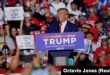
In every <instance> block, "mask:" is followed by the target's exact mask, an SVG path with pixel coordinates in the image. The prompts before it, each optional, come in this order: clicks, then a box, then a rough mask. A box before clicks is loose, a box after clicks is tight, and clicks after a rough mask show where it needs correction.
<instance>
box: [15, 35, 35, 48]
mask: <svg viewBox="0 0 110 75" xmlns="http://www.w3.org/2000/svg"><path fill="white" fill-rule="evenodd" d="M16 42H17V46H18V48H19V49H35V44H34V37H33V35H20V36H16Z"/></svg>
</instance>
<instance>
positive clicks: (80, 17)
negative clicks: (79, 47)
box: [0, 0, 110, 75]
mask: <svg viewBox="0 0 110 75" xmlns="http://www.w3.org/2000/svg"><path fill="white" fill-rule="evenodd" d="M5 7H23V9H24V20H19V21H6V20H5V13H4V8H5ZM63 21H68V22H65V23H68V27H66V29H64V28H65V26H64V27H61V28H62V29H59V28H58V26H59V24H60V23H63ZM65 23H63V24H65ZM78 31H82V32H84V38H85V39H87V40H89V42H90V50H89V53H88V54H85V53H81V52H79V53H77V55H76V56H75V58H74V62H75V63H74V65H73V66H77V67H84V66H104V67H106V66H110V0H0V67H1V68H4V67H6V68H7V74H9V73H11V71H13V70H14V69H16V68H17V67H22V68H23V71H22V74H23V75H30V73H31V71H32V69H33V67H35V68H36V67H37V68H39V67H41V66H42V64H44V63H45V64H47V65H46V66H47V67H49V68H50V71H54V74H55V72H56V71H57V70H56V69H55V68H54V67H52V66H50V64H48V51H46V52H44V57H45V58H47V59H46V61H45V62H43V63H42V62H41V58H42V56H40V53H39V52H36V50H35V52H34V54H33V56H32V58H33V61H31V63H23V62H22V61H20V59H21V57H22V56H20V53H21V52H20V50H19V49H18V48H17V42H16V36H17V35H34V34H42V33H63V32H78ZM4 36H5V38H4ZM4 48H7V50H4ZM4 60H6V61H4ZM50 73H51V72H50ZM54 74H49V75H54ZM55 75H57V73H56V74H55Z"/></svg>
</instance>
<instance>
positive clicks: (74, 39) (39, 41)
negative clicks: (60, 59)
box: [35, 32, 84, 51]
mask: <svg viewBox="0 0 110 75" xmlns="http://www.w3.org/2000/svg"><path fill="white" fill-rule="evenodd" d="M35 47H36V50H38V51H45V50H65V49H84V33H83V32H69V33H47V34H36V35H35Z"/></svg>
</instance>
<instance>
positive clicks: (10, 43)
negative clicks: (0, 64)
mask: <svg viewBox="0 0 110 75" xmlns="http://www.w3.org/2000/svg"><path fill="white" fill-rule="evenodd" d="M6 44H7V45H8V47H9V49H10V50H14V49H15V45H14V42H13V40H12V38H10V37H7V36H6ZM3 46H4V37H0V51H1V50H2V47H3Z"/></svg>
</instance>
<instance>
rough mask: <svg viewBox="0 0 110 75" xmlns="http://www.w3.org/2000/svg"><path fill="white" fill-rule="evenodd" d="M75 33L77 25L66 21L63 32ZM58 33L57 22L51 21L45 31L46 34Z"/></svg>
mask: <svg viewBox="0 0 110 75" xmlns="http://www.w3.org/2000/svg"><path fill="white" fill-rule="evenodd" d="M77 31H78V27H77V25H75V24H72V23H71V22H69V21H67V24H66V27H65V29H64V32H77ZM58 32H59V22H58V21H57V20H53V21H52V23H51V24H50V26H49V28H48V30H47V33H58Z"/></svg>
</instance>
